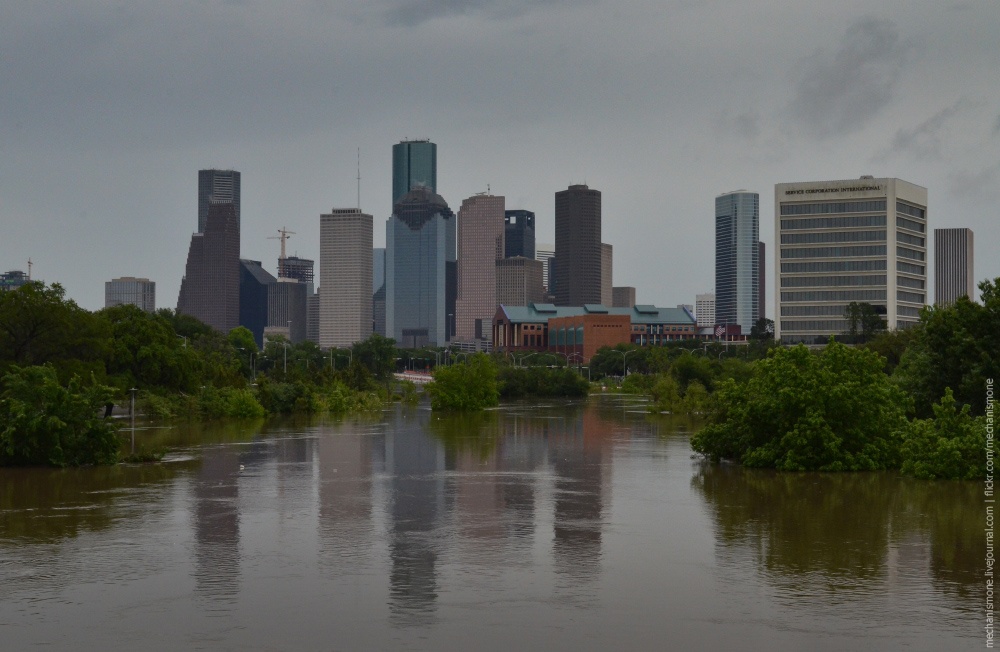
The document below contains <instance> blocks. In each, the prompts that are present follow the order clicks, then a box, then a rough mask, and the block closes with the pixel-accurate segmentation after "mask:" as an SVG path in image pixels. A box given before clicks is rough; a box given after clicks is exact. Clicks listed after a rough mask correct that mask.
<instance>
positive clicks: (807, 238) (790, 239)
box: [781, 231, 885, 244]
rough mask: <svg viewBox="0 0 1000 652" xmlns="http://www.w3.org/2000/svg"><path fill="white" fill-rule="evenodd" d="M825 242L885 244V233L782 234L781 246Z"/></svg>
mask: <svg viewBox="0 0 1000 652" xmlns="http://www.w3.org/2000/svg"><path fill="white" fill-rule="evenodd" d="M827 242H885V231H832V232H824V233H783V234H781V244H820V243H827Z"/></svg>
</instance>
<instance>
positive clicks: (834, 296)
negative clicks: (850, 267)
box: [781, 290, 885, 301]
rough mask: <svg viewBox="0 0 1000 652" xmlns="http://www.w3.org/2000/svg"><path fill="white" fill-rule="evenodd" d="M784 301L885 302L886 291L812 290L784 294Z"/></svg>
mask: <svg viewBox="0 0 1000 652" xmlns="http://www.w3.org/2000/svg"><path fill="white" fill-rule="evenodd" d="M781 300H782V301H885V290H811V291H806V292H782V293H781Z"/></svg>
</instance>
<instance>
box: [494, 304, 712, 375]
mask: <svg viewBox="0 0 1000 652" xmlns="http://www.w3.org/2000/svg"><path fill="white" fill-rule="evenodd" d="M695 339H701V337H700V336H699V333H698V327H697V324H696V322H695V319H694V318H693V317H692V316H691V313H689V312H688V311H687V310H684V309H683V308H658V307H656V306H650V305H638V306H634V307H632V308H608V307H606V306H602V305H595V304H588V305H585V306H555V305H553V304H551V303H531V304H529V305H527V306H507V305H503V304H501V305H500V307H499V308H497V313H496V316H495V317H494V319H493V349H494V350H495V351H549V350H550V351H554V352H558V353H562V354H564V355H568V356H572V355H573V354H577V355H579V356H581V358H582V360H583V361H584V362H586V361H589V360H590V358H591V357H592V356H593V355H594V354H595V353H596V352H597V350H598V349H599V348H601V347H603V346H616V345H618V344H629V343H631V344H637V345H639V346H663V345H666V344H667V343H669V342H675V341H683V340H695Z"/></svg>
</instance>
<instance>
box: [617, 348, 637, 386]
mask: <svg viewBox="0 0 1000 652" xmlns="http://www.w3.org/2000/svg"><path fill="white" fill-rule="evenodd" d="M638 351H639V349H632V350H631V351H615V353H620V354H621V356H622V379H624V378H625V376H627V375H628V367H626V366H625V359H626V358H627V357H628V356H629V354H630V353H637V352H638Z"/></svg>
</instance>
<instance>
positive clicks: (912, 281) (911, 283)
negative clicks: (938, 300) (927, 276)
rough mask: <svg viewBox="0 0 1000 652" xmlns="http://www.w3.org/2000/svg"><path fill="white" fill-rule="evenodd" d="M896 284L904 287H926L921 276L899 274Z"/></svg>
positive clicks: (919, 288)
mask: <svg viewBox="0 0 1000 652" xmlns="http://www.w3.org/2000/svg"><path fill="white" fill-rule="evenodd" d="M896 285H898V286H900V287H904V288H916V289H918V290H923V289H924V282H923V280H922V279H919V278H910V277H908V276H897V277H896Z"/></svg>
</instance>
